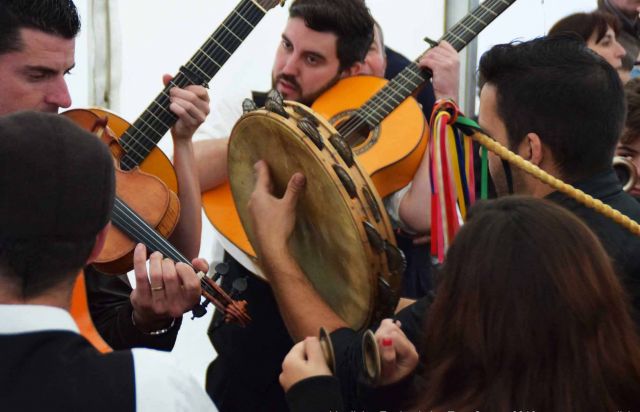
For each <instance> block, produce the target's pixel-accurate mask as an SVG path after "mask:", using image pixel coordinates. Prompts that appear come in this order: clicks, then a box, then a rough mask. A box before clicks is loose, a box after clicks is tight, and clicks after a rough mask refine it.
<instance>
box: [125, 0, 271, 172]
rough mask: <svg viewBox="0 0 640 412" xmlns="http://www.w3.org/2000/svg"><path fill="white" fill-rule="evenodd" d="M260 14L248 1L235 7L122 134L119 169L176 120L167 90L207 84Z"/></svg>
mask: <svg viewBox="0 0 640 412" xmlns="http://www.w3.org/2000/svg"><path fill="white" fill-rule="evenodd" d="M264 15H265V10H264V9H263V8H261V7H260V6H258V5H257V4H256V3H254V2H253V1H251V0H242V1H241V2H240V4H238V5H237V6H236V8H235V9H234V10H233V11H232V12H231V14H229V16H227V18H226V19H225V20H224V22H223V23H222V24H221V25H220V26H219V27H218V29H216V31H215V32H214V33H213V34H212V35H211V36H210V37H209V38H208V39H207V41H206V42H205V43H204V44H203V45H202V46H201V47H200V48H199V49H198V51H196V53H195V54H194V55H193V57H191V59H190V60H189V61H188V62H187V63H186V64H185V65H184V66H182V67H181V68H180V71H179V72H178V73H177V74H176V76H175V77H174V78H173V80H172V81H171V82H170V83H169V84H168V85H167V86H166V87H165V88H164V90H162V92H160V94H159V95H158V96H157V97H156V98H155V99H154V100H153V102H152V103H151V104H150V105H149V106H148V107H147V108H146V109H145V110H144V112H142V114H141V115H140V116H139V117H138V119H137V120H136V121H135V122H134V123H133V124H132V125H131V126H130V127H129V128H128V129H127V130H126V131H125V133H123V135H122V137H121V138H120V144H121V146H122V147H123V148H124V150H125V152H126V154H125V155H124V156H123V157H122V160H121V164H120V167H121V168H122V169H123V170H131V169H132V168H134V167H136V166H138V165H139V164H140V163H141V162H142V161H143V160H144V159H146V158H147V156H148V155H149V152H150V151H151V150H153V149H154V148H155V147H156V145H157V144H158V142H159V141H160V139H161V138H162V137H163V136H164V135H165V134H166V133H167V131H169V129H170V128H171V127H172V126H173V125H174V124H175V123H176V121H177V116H176V115H175V114H173V113H172V112H171V110H169V105H170V103H171V102H170V100H169V90H170V89H171V88H172V87H174V86H177V87H186V86H189V85H191V84H203V85H204V84H207V83H209V82H210V81H211V79H212V78H213V76H214V75H215V74H216V73H217V72H218V70H220V68H221V67H222V65H223V64H224V63H225V62H226V61H227V60H228V59H229V57H231V55H232V54H233V52H234V51H235V50H236V49H237V48H238V47H240V45H241V44H242V42H243V41H244V39H246V38H247V36H248V35H249V33H251V31H252V30H253V28H254V27H255V26H256V25H257V24H258V23H259V22H260V20H262V18H263V17H264Z"/></svg>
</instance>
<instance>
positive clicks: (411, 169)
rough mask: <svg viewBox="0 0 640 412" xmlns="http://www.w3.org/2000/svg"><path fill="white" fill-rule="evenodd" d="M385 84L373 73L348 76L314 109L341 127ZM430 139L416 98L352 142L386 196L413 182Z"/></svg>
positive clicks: (376, 184) (318, 102)
mask: <svg viewBox="0 0 640 412" xmlns="http://www.w3.org/2000/svg"><path fill="white" fill-rule="evenodd" d="M385 84H387V80H385V79H381V78H378V77H373V76H353V77H348V78H345V79H342V80H340V81H339V82H338V83H337V84H336V85H335V86H333V87H332V88H331V89H329V90H327V91H326V92H325V93H324V94H323V95H322V96H320V97H319V98H318V99H317V100H316V101H315V102H314V103H313V105H312V106H311V108H312V109H313V110H314V111H315V112H317V113H318V114H320V115H321V116H322V117H324V118H325V119H328V120H329V122H330V123H331V124H332V125H333V126H336V127H337V126H338V125H339V124H340V123H342V122H344V121H346V120H347V119H349V116H350V114H351V113H353V112H354V111H355V110H357V109H359V108H360V107H361V106H362V105H364V103H365V102H366V101H367V100H369V99H370V98H371V97H372V96H373V95H375V94H376V93H377V92H378V91H379V90H380V89H382V87H383V86H384V85H385ZM344 137H345V138H346V139H347V140H350V139H349V137H348V136H344ZM428 138H429V127H428V125H427V122H426V120H425V118H424V114H423V113H422V109H421V107H420V105H419V104H418V102H417V101H416V100H415V99H413V98H409V99H407V100H405V101H404V102H402V103H401V104H400V105H398V107H397V108H396V109H394V110H393V112H391V114H389V115H388V116H387V117H386V118H385V119H384V120H383V121H382V122H381V123H380V125H378V126H377V127H376V128H375V129H374V130H373V131H371V132H370V133H369V134H368V135H367V136H362V138H361V139H360V141H359V142H358V143H357V144H355V145H354V144H352V149H353V152H354V153H355V154H356V155H357V156H358V161H359V162H360V164H361V165H362V167H364V169H365V170H366V172H367V173H368V174H369V176H370V177H371V180H372V181H373V184H374V185H375V187H376V189H377V190H378V194H379V195H380V196H381V197H385V196H387V195H389V194H391V193H393V192H395V191H397V190H399V189H402V188H403V187H404V186H406V185H408V184H409V183H410V182H411V180H412V179H413V175H414V174H415V172H416V170H417V169H418V166H419V165H420V161H421V160H422V155H423V154H424V151H425V149H426V147H427V139H428Z"/></svg>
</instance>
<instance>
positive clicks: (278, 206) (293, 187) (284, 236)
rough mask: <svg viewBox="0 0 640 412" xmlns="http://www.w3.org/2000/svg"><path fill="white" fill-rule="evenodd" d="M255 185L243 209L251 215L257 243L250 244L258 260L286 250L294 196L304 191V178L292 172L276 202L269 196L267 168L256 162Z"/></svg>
mask: <svg viewBox="0 0 640 412" xmlns="http://www.w3.org/2000/svg"><path fill="white" fill-rule="evenodd" d="M254 169H255V173H256V185H255V188H254V189H253V193H252V194H251V197H250V198H249V203H248V204H247V207H248V209H249V214H250V215H251V220H252V227H253V234H254V236H255V241H256V242H257V244H255V245H253V246H254V247H255V248H256V249H257V250H256V252H257V253H258V256H259V257H261V258H262V257H265V256H272V255H273V253H278V252H282V251H284V250H286V247H287V240H288V239H289V236H291V232H292V231H293V227H294V225H295V221H296V204H297V202H298V196H299V195H300V193H301V192H302V190H303V189H304V185H305V177H304V175H302V173H295V174H294V175H293V176H291V179H289V183H288V185H287V190H286V192H285V194H284V196H283V197H282V199H278V198H277V197H275V196H273V187H272V183H271V176H270V175H269V167H268V166H267V163H266V162H265V161H263V160H260V161H258V162H256V164H255V166H254Z"/></svg>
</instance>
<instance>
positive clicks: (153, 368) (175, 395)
mask: <svg viewBox="0 0 640 412" xmlns="http://www.w3.org/2000/svg"><path fill="white" fill-rule="evenodd" d="M0 319H2V322H0V335H17V334H22V333H33V332H43V331H52V330H53V331H69V332H75V333H79V331H78V327H77V326H76V324H75V322H74V320H73V318H72V317H71V315H70V314H69V312H67V311H65V310H62V309H60V308H56V307H52V306H39V305H0ZM131 352H132V354H133V364H134V371H135V373H134V376H135V394H136V410H137V411H140V412H145V411H149V412H152V411H154V412H159V411H171V412H173V411H185V412H186V411H190V412H191V411H217V408H216V407H215V405H214V404H213V402H212V401H211V399H210V398H209V396H208V395H207V393H206V392H205V391H204V389H203V388H202V387H200V386H199V384H198V382H197V381H196V379H195V378H194V377H193V376H191V374H189V373H187V372H185V371H184V370H183V369H181V368H180V367H179V366H178V364H177V363H176V361H175V360H174V358H173V357H172V356H171V355H170V354H168V353H166V352H160V351H156V350H151V349H132V350H131Z"/></svg>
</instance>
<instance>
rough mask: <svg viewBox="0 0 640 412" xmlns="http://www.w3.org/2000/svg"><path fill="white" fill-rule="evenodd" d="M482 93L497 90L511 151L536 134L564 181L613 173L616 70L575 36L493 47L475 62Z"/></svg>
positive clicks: (618, 124)
mask: <svg viewBox="0 0 640 412" xmlns="http://www.w3.org/2000/svg"><path fill="white" fill-rule="evenodd" d="M479 73H480V82H479V84H480V87H481V88H482V87H483V86H484V85H485V84H490V85H492V86H494V87H495V88H496V95H497V103H496V104H497V113H498V115H499V116H500V118H501V119H502V121H503V122H504V124H505V126H506V129H507V133H508V139H509V146H510V147H509V148H510V149H512V150H514V149H515V148H517V146H518V145H519V144H520V143H521V142H522V140H523V139H524V137H525V136H526V135H527V134H528V133H537V134H538V136H539V137H540V139H541V141H542V143H543V144H544V145H546V146H547V147H548V148H549V149H550V151H551V153H552V155H553V158H554V161H555V163H556V165H557V167H558V168H559V172H560V173H561V175H562V176H560V177H561V178H563V179H564V180H566V181H567V182H569V183H572V182H576V181H579V180H581V179H584V178H586V177H589V176H592V175H594V174H596V173H599V172H602V171H605V170H607V169H608V168H611V161H612V158H613V152H614V149H615V146H616V142H617V140H618V137H619V136H620V132H621V130H622V127H623V124H624V118H625V101H624V92H623V88H622V83H621V81H620V78H619V77H618V74H617V72H616V70H615V69H614V68H613V67H611V65H610V64H609V63H607V62H606V61H605V60H604V59H603V58H602V57H600V56H598V55H597V54H596V53H594V52H593V51H591V50H589V49H588V48H587V47H586V45H585V43H584V41H582V40H577V39H576V38H575V37H564V36H553V37H541V38H537V39H534V40H531V41H527V42H522V43H510V44H501V45H497V46H494V47H493V48H491V49H490V50H489V51H487V52H486V53H485V54H484V55H483V56H482V58H481V59H480V66H479Z"/></svg>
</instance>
